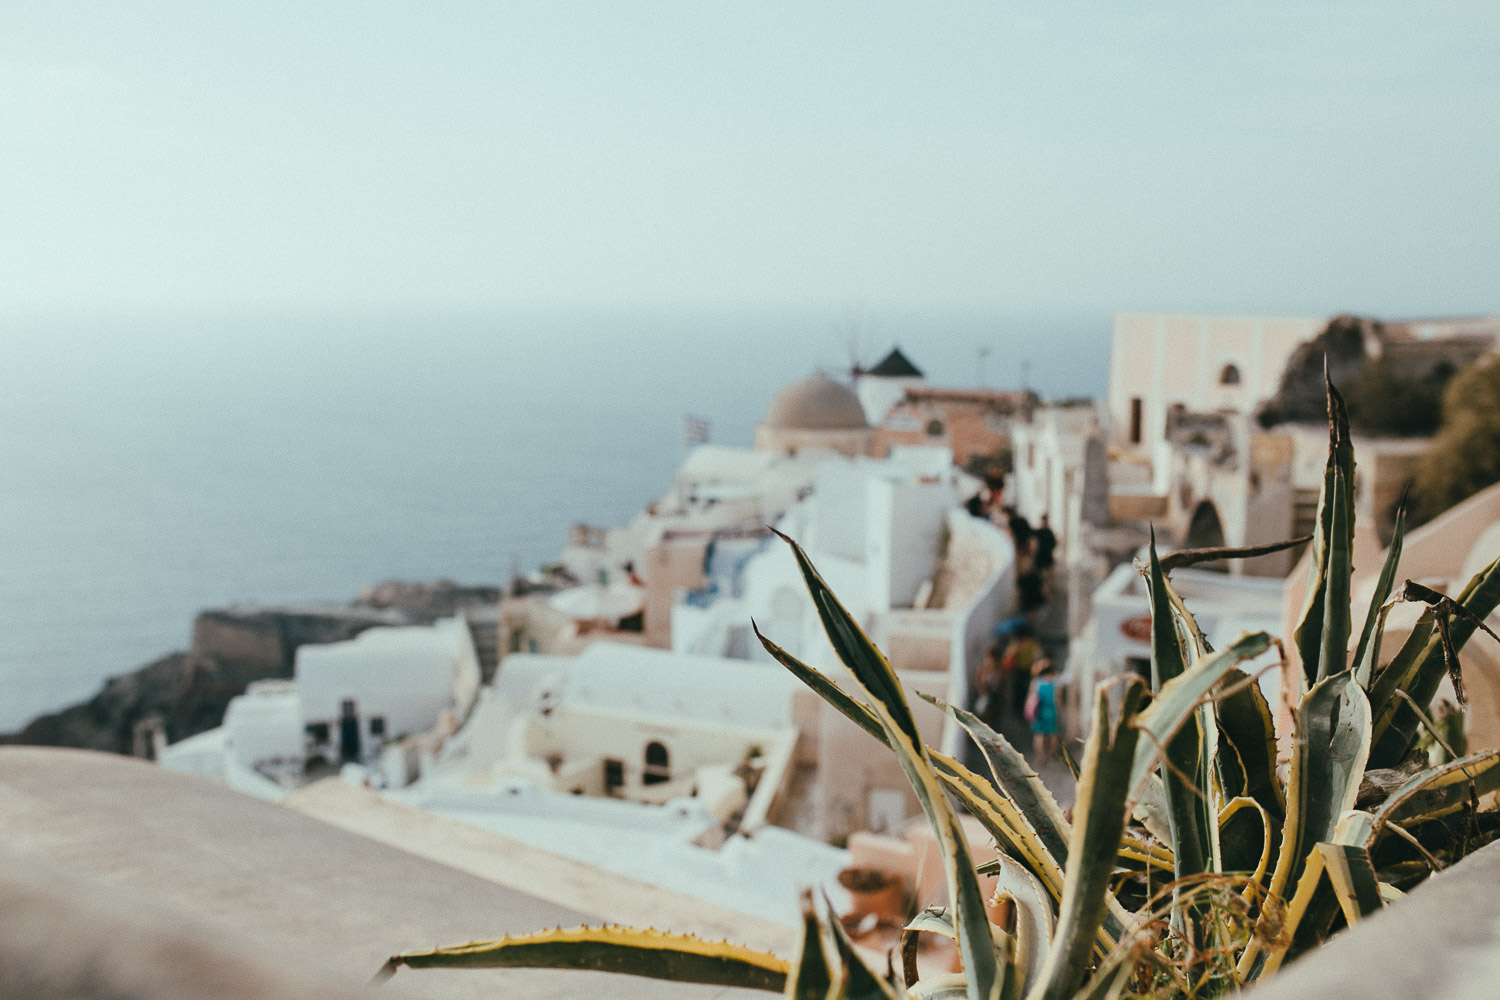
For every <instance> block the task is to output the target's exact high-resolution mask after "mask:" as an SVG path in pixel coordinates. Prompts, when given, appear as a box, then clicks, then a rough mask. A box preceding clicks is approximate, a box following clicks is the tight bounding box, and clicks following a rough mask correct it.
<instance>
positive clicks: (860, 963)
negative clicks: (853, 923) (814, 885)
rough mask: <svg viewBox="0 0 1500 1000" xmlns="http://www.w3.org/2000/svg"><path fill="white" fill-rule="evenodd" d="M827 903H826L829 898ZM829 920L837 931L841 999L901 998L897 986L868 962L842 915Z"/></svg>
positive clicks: (834, 939)
mask: <svg viewBox="0 0 1500 1000" xmlns="http://www.w3.org/2000/svg"><path fill="white" fill-rule="evenodd" d="M824 904H825V906H826V904H827V900H826V899H825V900H824ZM829 909H830V910H831V909H832V907H829ZM827 923H828V929H829V930H830V931H832V932H833V946H834V951H835V953H836V954H837V955H838V958H839V964H840V969H839V992H838V993H837V997H838V1000H899V998H898V997H897V996H896V989H895V987H894V986H892V985H891V984H890V983H888V982H886V980H885V978H884V977H882V976H880V975H878V974H877V973H876V972H875V970H874V969H871V968H870V967H869V966H868V965H866V964H865V960H864V958H862V957H861V956H860V954H859V952H858V951H857V950H856V949H855V947H854V942H853V941H851V940H849V934H848V932H847V931H845V930H844V925H843V924H841V923H839V921H838V918H837V917H835V918H833V919H831V920H829V921H828V922H827Z"/></svg>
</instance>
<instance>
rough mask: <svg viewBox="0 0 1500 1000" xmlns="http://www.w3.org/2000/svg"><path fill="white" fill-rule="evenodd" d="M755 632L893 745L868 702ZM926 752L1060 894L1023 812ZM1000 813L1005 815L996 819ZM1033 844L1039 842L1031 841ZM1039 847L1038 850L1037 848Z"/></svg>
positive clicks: (1053, 865)
mask: <svg viewBox="0 0 1500 1000" xmlns="http://www.w3.org/2000/svg"><path fill="white" fill-rule="evenodd" d="M751 628H753V629H755V635H756V638H758V639H759V640H760V642H761V645H762V646H764V647H765V648H766V651H767V652H768V653H770V654H771V656H772V657H774V658H775V659H776V660H777V661H778V662H780V663H781V665H782V666H784V667H786V668H787V669H788V670H790V671H791V672H792V674H793V675H794V676H795V677H797V678H798V679H799V680H801V681H802V682H803V683H804V684H806V685H807V686H808V687H810V688H812V689H813V690H814V691H816V692H817V693H818V694H819V695H820V696H821V697H822V698H823V700H824V701H826V702H828V703H829V704H830V705H832V706H833V707H834V708H836V709H838V711H839V712H840V713H841V714H842V715H843V716H844V717H845V718H847V719H849V720H850V721H851V722H853V723H854V724H855V725H857V726H859V727H860V728H861V729H863V730H864V731H865V732H867V733H869V734H870V735H871V736H873V737H875V738H876V739H877V740H879V741H880V742H881V743H882V744H884V745H885V746H886V747H890V745H891V741H890V737H889V736H887V735H886V731H885V727H884V726H883V725H882V724H881V721H880V719H879V718H878V717H877V716H876V715H875V713H874V711H872V710H871V708H870V706H869V705H867V704H865V703H864V702H861V701H857V700H856V699H854V698H852V697H850V696H849V695H848V694H847V693H846V692H845V691H844V690H843V689H842V688H840V687H839V686H838V685H837V684H835V683H834V682H833V681H831V680H829V679H828V677H826V676H825V675H824V674H823V673H821V672H820V671H818V670H815V669H813V668H812V667H809V666H808V665H807V664H805V663H803V662H802V661H801V660H798V659H797V658H796V657H795V656H792V655H791V654H790V653H788V652H787V651H786V650H784V649H782V648H781V647H780V646H778V645H777V644H776V643H774V642H772V641H771V640H770V639H767V638H766V637H765V636H763V635H761V634H760V630H759V629H758V628H755V625H754V623H753V622H752V623H751ZM928 754H929V755H930V757H931V758H932V762H933V764H934V766H935V767H936V769H937V771H938V773H939V774H940V775H941V776H942V778H943V780H944V781H945V782H947V784H948V786H949V790H950V791H952V792H953V794H954V795H955V796H957V797H958V799H959V801H960V802H962V803H963V804H964V808H965V809H967V810H968V811H969V812H970V813H971V814H973V815H974V816H976V817H978V818H979V819H980V820H981V822H984V821H986V820H987V819H988V820H993V823H994V824H998V825H996V826H994V827H993V828H991V824H990V823H988V822H987V823H986V828H987V829H989V831H990V834H991V836H993V837H995V839H996V840H997V841H998V842H999V843H1000V845H1001V847H1002V849H1004V850H1006V851H1008V852H1009V853H1011V854H1012V855H1013V856H1016V857H1024V858H1027V859H1029V860H1028V863H1030V864H1034V865H1035V867H1034V869H1033V870H1034V871H1035V872H1036V873H1037V875H1038V876H1039V877H1042V878H1043V879H1044V881H1049V884H1050V880H1051V877H1052V876H1051V872H1052V871H1055V872H1056V879H1055V882H1056V887H1057V889H1056V891H1057V895H1058V896H1059V897H1060V896H1061V895H1062V869H1061V867H1060V866H1059V865H1058V864H1057V862H1056V860H1055V859H1052V858H1051V857H1050V855H1049V854H1047V852H1046V849H1045V847H1042V846H1041V844H1040V841H1039V840H1036V834H1035V831H1034V830H1032V829H1031V827H1030V826H1029V824H1027V823H1026V822H1025V820H1024V818H1019V819H1018V817H1020V813H1019V811H1018V810H1016V809H1015V808H1014V806H1013V805H1011V803H1009V801H1008V800H1003V799H1002V798H1001V796H999V795H998V794H997V793H996V792H995V790H994V789H993V788H992V787H991V786H990V785H989V783H988V782H986V781H984V780H983V779H982V778H980V777H979V776H978V775H975V774H973V773H972V772H970V771H969V770H968V769H967V768H965V767H964V766H963V765H962V764H959V763H958V762H957V761H955V760H953V759H952V758H949V757H945V756H943V755H942V754H940V753H937V752H935V751H932V750H929V751H928ZM996 810H999V811H1000V813H1001V815H994V813H995V812H996ZM1032 841H1035V843H1032ZM1038 848H1040V849H1038Z"/></svg>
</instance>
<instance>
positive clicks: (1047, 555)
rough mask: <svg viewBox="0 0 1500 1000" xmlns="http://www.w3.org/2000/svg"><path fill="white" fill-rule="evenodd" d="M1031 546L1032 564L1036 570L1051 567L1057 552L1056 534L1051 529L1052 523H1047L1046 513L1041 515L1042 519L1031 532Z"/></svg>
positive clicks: (1040, 570)
mask: <svg viewBox="0 0 1500 1000" xmlns="http://www.w3.org/2000/svg"><path fill="white" fill-rule="evenodd" d="M1031 540H1032V546H1033V552H1034V553H1035V554H1034V555H1033V557H1032V566H1033V567H1034V568H1035V569H1036V570H1037V571H1038V572H1046V571H1047V570H1049V569H1051V568H1052V563H1053V561H1054V559H1055V558H1056V553H1057V535H1056V534H1055V533H1054V532H1053V530H1052V525H1050V524H1048V523H1047V515H1046V514H1043V515H1042V521H1041V523H1040V524H1039V525H1037V529H1036V531H1035V532H1033V533H1032V538H1031Z"/></svg>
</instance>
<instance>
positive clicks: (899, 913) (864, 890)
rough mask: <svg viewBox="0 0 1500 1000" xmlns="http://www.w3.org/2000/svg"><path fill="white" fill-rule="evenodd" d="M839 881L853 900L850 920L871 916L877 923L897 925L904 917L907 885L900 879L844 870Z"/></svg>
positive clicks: (878, 872)
mask: <svg viewBox="0 0 1500 1000" xmlns="http://www.w3.org/2000/svg"><path fill="white" fill-rule="evenodd" d="M838 878H839V885H841V886H843V887H844V888H845V889H847V890H848V892H849V896H850V898H851V900H852V907H851V909H850V911H849V913H848V914H846V917H848V918H849V919H852V920H855V921H858V920H860V919H861V918H863V917H865V916H867V915H869V914H871V913H873V914H874V915H875V918H876V920H878V921H879V922H880V923H883V924H899V923H901V921H902V920H903V918H904V917H905V916H906V883H905V882H904V881H903V880H902V879H901V877H900V876H898V875H892V874H891V873H890V872H885V871H881V870H880V869H878V868H845V869H844V870H843V871H841V872H839V876H838Z"/></svg>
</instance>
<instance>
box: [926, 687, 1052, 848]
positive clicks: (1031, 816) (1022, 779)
mask: <svg viewBox="0 0 1500 1000" xmlns="http://www.w3.org/2000/svg"><path fill="white" fill-rule="evenodd" d="M921 697H922V698H923V699H924V700H926V701H928V702H930V703H931V704H933V705H936V706H937V707H938V708H941V709H943V710H944V711H945V712H947V713H948V714H949V715H951V716H952V717H953V719H954V721H956V722H957V723H958V724H959V725H960V726H962V727H963V728H964V731H965V732H967V733H968V734H969V736H970V737H971V738H972V739H973V740H974V742H975V744H977V745H978V747H979V751H980V753H982V754H983V755H984V759H985V761H986V762H987V763H988V764H989V765H990V770H991V772H993V774H994V776H995V785H996V787H997V788H998V790H999V791H1000V792H1001V793H1002V794H1004V795H1005V796H1006V797H1007V798H1008V799H1010V801H1011V802H1012V803H1014V804H1015V806H1016V808H1017V809H1018V810H1020V813H1021V815H1022V816H1024V817H1026V821H1027V822H1028V823H1029V824H1030V825H1031V828H1032V829H1033V830H1035V831H1036V834H1037V836H1038V837H1040V838H1041V840H1042V843H1043V844H1045V845H1046V847H1047V850H1048V851H1050V852H1051V854H1052V857H1053V858H1055V859H1056V860H1057V863H1058V864H1059V865H1063V866H1066V865H1067V863H1068V837H1069V836H1070V835H1071V834H1072V825H1071V824H1070V823H1069V822H1068V821H1067V819H1066V818H1065V817H1064V816H1063V812H1062V809H1060V808H1058V805H1057V799H1055V798H1053V796H1052V791H1051V789H1049V788H1048V787H1047V786H1046V784H1044V783H1043V782H1042V779H1041V776H1040V775H1038V774H1037V773H1036V771H1035V770H1033V769H1032V767H1031V764H1030V763H1029V762H1028V761H1027V760H1026V758H1025V757H1023V756H1022V755H1021V753H1020V751H1018V750H1017V749H1016V748H1015V747H1013V746H1011V745H1010V741H1009V740H1007V739H1006V738H1005V737H1004V736H1001V735H1000V734H999V733H997V732H995V730H993V729H991V728H990V727H989V726H988V725H986V724H985V723H984V722H983V720H981V719H980V718H979V717H978V716H976V715H974V714H973V713H971V712H966V711H964V710H963V709H961V708H959V707H958V706H956V705H950V704H948V703H947V702H945V701H943V700H942V699H941V698H934V697H932V696H931V695H926V694H924V695H922V696H921Z"/></svg>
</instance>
